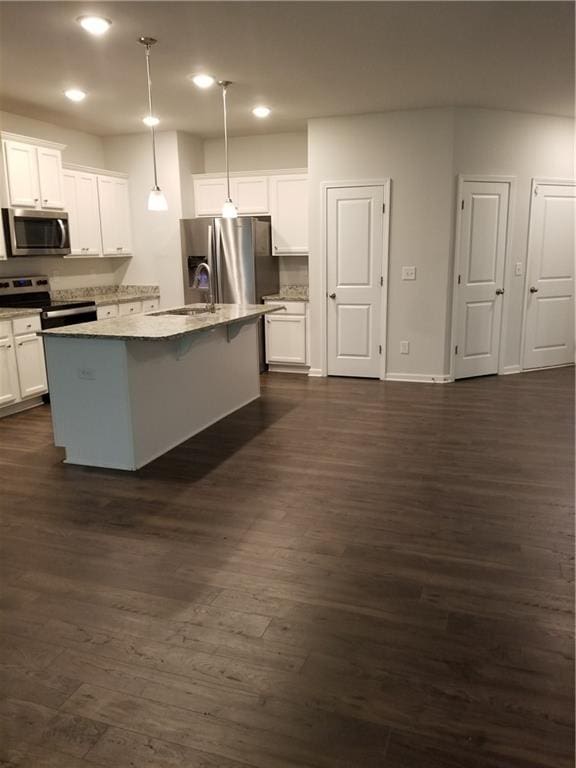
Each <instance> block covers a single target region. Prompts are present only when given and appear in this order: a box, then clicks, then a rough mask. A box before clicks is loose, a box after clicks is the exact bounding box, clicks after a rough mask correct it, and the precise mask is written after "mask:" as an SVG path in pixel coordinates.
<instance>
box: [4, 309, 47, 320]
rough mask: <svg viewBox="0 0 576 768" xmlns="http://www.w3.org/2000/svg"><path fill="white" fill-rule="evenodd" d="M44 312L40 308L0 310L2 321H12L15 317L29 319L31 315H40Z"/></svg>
mask: <svg viewBox="0 0 576 768" xmlns="http://www.w3.org/2000/svg"><path fill="white" fill-rule="evenodd" d="M40 312H42V310H41V309H38V307H36V308H34V307H26V309H21V308H18V309H16V308H12V307H5V308H4V307H3V308H2V309H0V320H12V319H13V318H14V317H29V316H30V315H39V314H40Z"/></svg>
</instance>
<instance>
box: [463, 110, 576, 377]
mask: <svg viewBox="0 0 576 768" xmlns="http://www.w3.org/2000/svg"><path fill="white" fill-rule="evenodd" d="M573 141H574V121H573V120H571V119H569V118H564V117H552V116H549V115H533V114H523V113H519V112H496V111H493V110H482V109H458V110H455V143H454V173H455V174H465V173H469V174H492V175H505V176H515V177H516V201H515V206H514V210H513V211H512V242H511V250H510V253H509V254H508V260H507V267H508V269H507V278H506V294H505V299H506V301H505V304H504V311H505V317H504V321H505V325H504V328H505V330H506V332H505V334H504V336H503V339H502V343H503V344H504V349H503V353H504V356H503V362H504V365H505V366H506V367H507V368H509V369H514V368H515V367H517V366H519V365H520V364H521V348H520V347H521V335H522V315H523V309H524V302H525V298H526V290H527V285H526V284H525V274H526V251H527V247H526V246H527V238H528V218H529V212H530V187H531V181H532V178H533V177H539V176H543V177H551V178H574V177H575V175H576V174H575V172H574V151H573V146H574V145H573ZM516 262H521V263H522V275H521V276H516V275H514V269H513V267H514V264H515V263H516Z"/></svg>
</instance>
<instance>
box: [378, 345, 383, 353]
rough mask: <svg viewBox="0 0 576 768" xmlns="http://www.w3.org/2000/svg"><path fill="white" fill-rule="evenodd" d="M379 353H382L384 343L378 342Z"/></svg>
mask: <svg viewBox="0 0 576 768" xmlns="http://www.w3.org/2000/svg"><path fill="white" fill-rule="evenodd" d="M378 354H379V355H381V354H382V344H378Z"/></svg>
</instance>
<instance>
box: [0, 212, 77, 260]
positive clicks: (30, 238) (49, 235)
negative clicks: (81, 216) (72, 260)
mask: <svg viewBox="0 0 576 768" xmlns="http://www.w3.org/2000/svg"><path fill="white" fill-rule="evenodd" d="M2 218H3V222H4V234H5V237H6V251H7V255H8V256H66V255H68V254H69V253H70V229H69V226H68V214H67V213H63V212H60V211H59V212H56V211H36V210H26V209H24V208H4V209H3V210H2Z"/></svg>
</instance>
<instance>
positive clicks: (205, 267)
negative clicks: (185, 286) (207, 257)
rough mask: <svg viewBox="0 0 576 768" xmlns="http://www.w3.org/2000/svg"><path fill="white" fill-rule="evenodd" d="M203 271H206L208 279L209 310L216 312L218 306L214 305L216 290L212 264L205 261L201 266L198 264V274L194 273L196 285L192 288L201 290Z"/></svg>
mask: <svg viewBox="0 0 576 768" xmlns="http://www.w3.org/2000/svg"><path fill="white" fill-rule="evenodd" d="M201 270H205V271H206V275H207V277H208V310H209V311H210V312H216V305H215V304H214V289H213V287H212V270H211V269H210V264H208V263H206V262H205V261H203V262H202V263H201V264H198V266H197V267H196V272H195V273H194V283H193V284H192V288H200V272H201Z"/></svg>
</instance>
